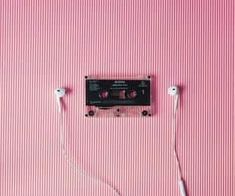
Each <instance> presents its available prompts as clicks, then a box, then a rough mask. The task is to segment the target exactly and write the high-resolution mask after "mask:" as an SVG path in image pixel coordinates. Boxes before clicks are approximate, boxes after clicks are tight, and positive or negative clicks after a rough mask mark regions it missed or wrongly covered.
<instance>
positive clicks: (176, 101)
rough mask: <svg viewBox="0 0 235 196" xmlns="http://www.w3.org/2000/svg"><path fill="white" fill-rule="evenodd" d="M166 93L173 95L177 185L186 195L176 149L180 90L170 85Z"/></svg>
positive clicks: (182, 195) (182, 194) (184, 195)
mask: <svg viewBox="0 0 235 196" xmlns="http://www.w3.org/2000/svg"><path fill="white" fill-rule="evenodd" d="M168 94H169V95H170V96H173V97H174V117H173V135H174V136H173V147H174V156H175V159H176V163H177V167H178V175H179V177H178V186H179V190H180V194H181V196H187V194H186V187H185V184H184V181H183V178H182V172H181V166H180V161H179V157H178V153H177V149H176V112H177V109H178V105H179V97H180V90H179V87H178V86H171V87H169V88H168Z"/></svg>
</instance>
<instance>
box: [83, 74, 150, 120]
mask: <svg viewBox="0 0 235 196" xmlns="http://www.w3.org/2000/svg"><path fill="white" fill-rule="evenodd" d="M85 80H86V81H85V84H86V114H85V116H87V117H125V116H144V117H147V116H151V115H152V107H151V105H152V96H151V86H152V85H151V77H150V76H146V77H142V78H131V79H123V78H122V79H120V78H111V79H107V78H95V77H88V76H86V77H85Z"/></svg>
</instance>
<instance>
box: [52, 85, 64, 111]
mask: <svg viewBox="0 0 235 196" xmlns="http://www.w3.org/2000/svg"><path fill="white" fill-rule="evenodd" d="M54 93H55V96H56V102H57V105H58V110H59V113H61V110H62V105H61V98H62V97H63V96H65V94H66V90H65V88H56V89H55V91H54Z"/></svg>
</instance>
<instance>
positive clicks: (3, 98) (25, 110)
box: [0, 0, 235, 196]
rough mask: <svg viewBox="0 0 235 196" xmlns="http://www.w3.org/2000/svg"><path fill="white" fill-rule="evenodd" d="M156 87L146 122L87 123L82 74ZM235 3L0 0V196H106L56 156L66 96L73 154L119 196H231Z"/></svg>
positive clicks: (205, 0) (211, 0)
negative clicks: (60, 100)
mask: <svg viewBox="0 0 235 196" xmlns="http://www.w3.org/2000/svg"><path fill="white" fill-rule="evenodd" d="M144 74H150V75H154V76H155V86H156V99H155V103H154V104H155V106H156V108H157V111H156V114H155V115H154V116H153V117H151V118H118V119H116V118H114V119H112V118H111V119H110V118H109V119H105V118H103V119H86V118H84V80H83V77H84V76H85V75H99V76H100V75H101V76H102V75H106V76H107V75H108V76H109V75H121V76H123V75H128V76H129V75H144ZM234 74H235V73H234V1H233V0H177V1H175V0H116V1H115V0H0V109H1V113H0V120H1V121H0V195H1V196H74V195H76V196H78V195H79V196H90V195H92V196H96V195H99V196H106V195H107V196H111V195H113V192H112V191H110V189H108V187H107V186H105V185H102V184H95V183H94V182H93V181H90V180H89V179H88V178H86V177H81V176H79V175H77V174H76V173H75V172H74V171H73V170H72V169H71V168H70V167H69V166H68V164H67V162H66V161H65V159H64V157H63V156H61V153H60V145H59V122H58V119H59V118H58V113H57V111H56V103H55V99H54V95H53V91H54V89H55V88H56V87H58V86H64V87H68V88H70V89H71V93H70V94H69V95H68V96H66V97H65V99H64V101H65V103H66V106H67V111H66V123H67V129H66V133H67V135H66V136H67V143H68V144H69V150H70V152H71V154H72V155H73V156H74V157H75V159H76V162H77V163H79V164H80V165H81V166H82V167H83V168H84V169H85V170H86V171H88V172H89V173H91V174H94V175H95V176H98V177H100V178H102V179H105V180H106V181H107V182H110V183H111V184H113V185H114V186H115V187H116V188H117V189H118V190H119V191H120V192H121V195H123V196H179V193H178V187H177V181H176V177H177V170H176V165H175V162H174V158H173V156H172V155H173V154H172V147H171V115H172V98H171V97H169V96H168V95H167V87H168V86H169V85H171V84H177V85H181V87H182V89H183V91H182V96H181V107H180V111H179V122H178V123H179V132H178V151H179V156H180V160H181V162H182V170H183V175H184V176H185V180H186V183H187V187H188V193H189V196H234V195H235V188H234V185H235V184H234V183H235V173H234V164H235V162H234V155H235V154H234V142H235V137H234V93H235V91H234Z"/></svg>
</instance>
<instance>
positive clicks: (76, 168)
mask: <svg viewBox="0 0 235 196" xmlns="http://www.w3.org/2000/svg"><path fill="white" fill-rule="evenodd" d="M54 94H55V97H56V102H57V106H58V111H59V113H60V145H61V148H62V151H63V155H64V156H65V159H66V161H67V162H68V164H69V165H70V166H71V167H72V168H73V169H74V171H75V172H78V173H79V174H81V175H85V176H87V177H90V178H91V179H93V180H95V181H97V182H99V183H102V184H104V185H106V186H107V187H108V188H109V189H110V190H112V191H113V192H114V194H115V195H117V196H120V193H119V191H118V190H117V189H116V188H115V187H113V185H111V184H109V183H107V182H106V181H104V180H102V179H99V178H98V177H95V176H92V175H89V174H88V173H86V171H85V170H83V169H82V168H81V167H80V166H79V165H78V164H76V163H75V161H74V160H73V159H71V158H70V154H69V152H68V151H67V149H66V146H67V145H66V141H65V136H64V135H65V130H64V124H63V113H62V101H61V99H62V97H64V96H65V95H66V89H65V88H56V89H55V90H54Z"/></svg>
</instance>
